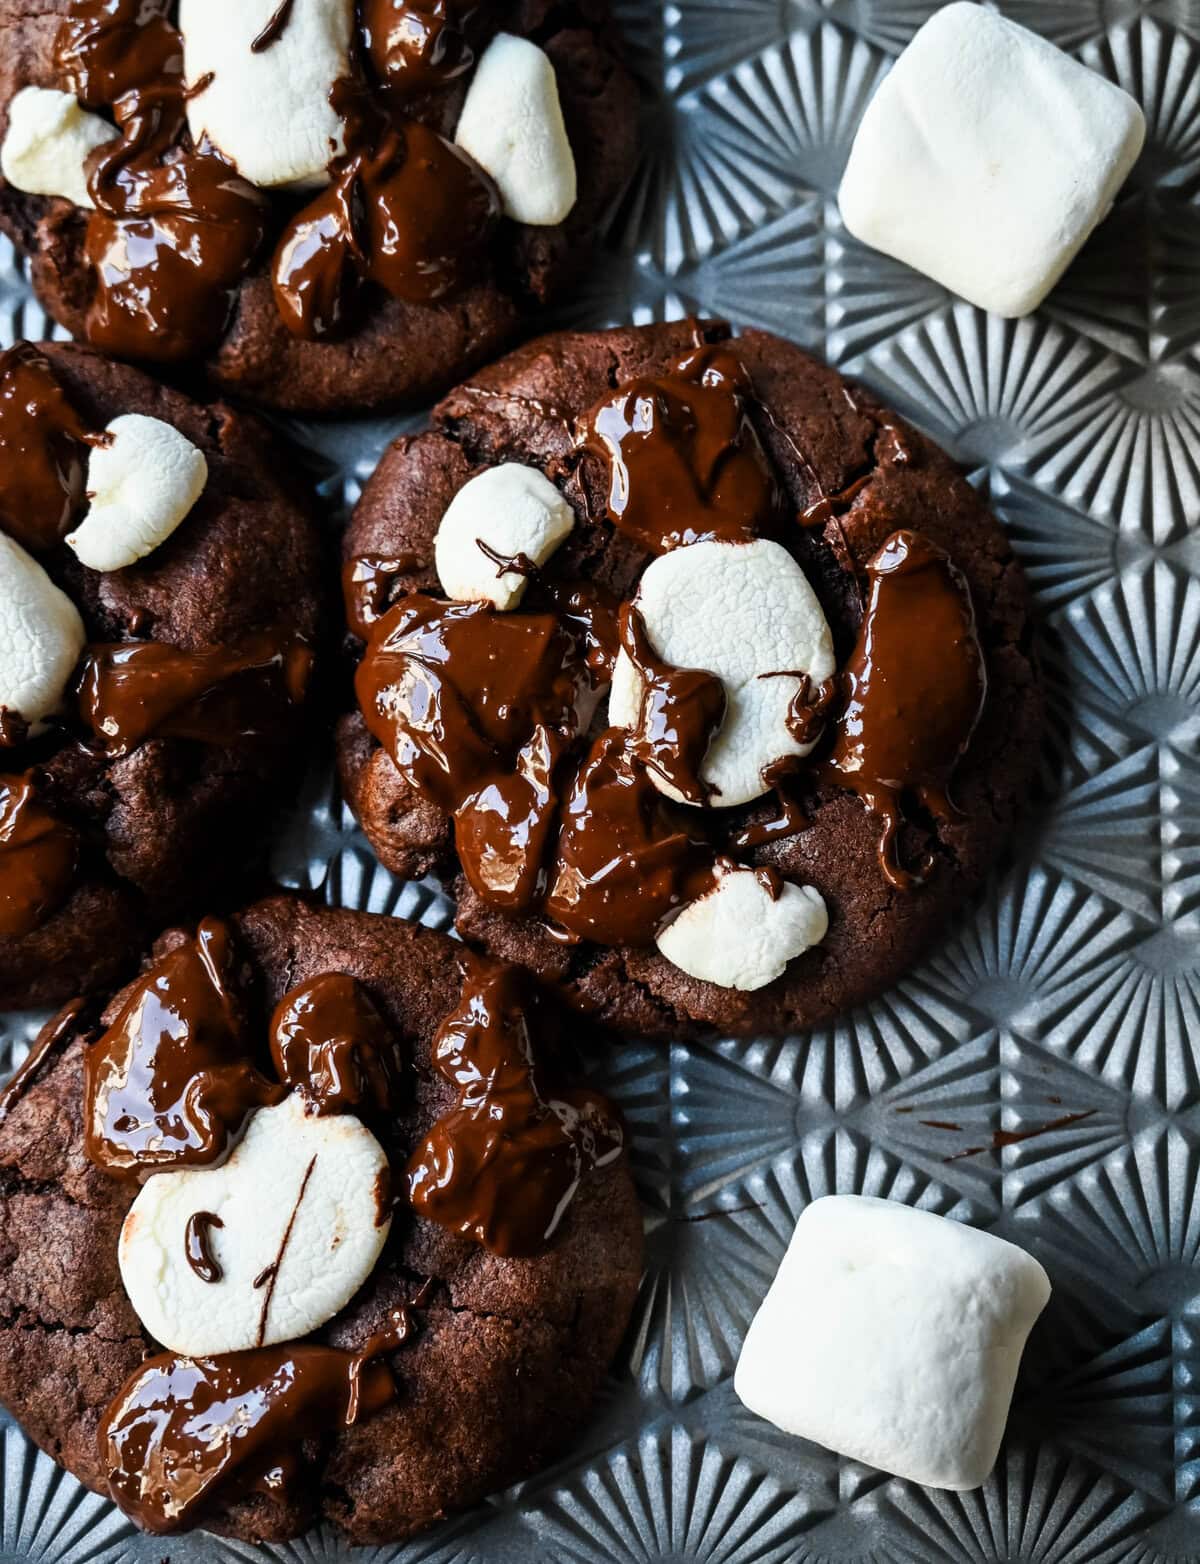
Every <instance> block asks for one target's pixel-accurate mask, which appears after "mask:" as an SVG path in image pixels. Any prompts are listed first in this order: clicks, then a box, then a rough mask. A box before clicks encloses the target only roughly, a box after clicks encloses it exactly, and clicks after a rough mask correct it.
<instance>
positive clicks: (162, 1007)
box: [84, 918, 286, 1178]
mask: <svg viewBox="0 0 1200 1564" xmlns="http://www.w3.org/2000/svg"><path fill="white" fill-rule="evenodd" d="M232 968H233V952H232V948H231V944H230V936H229V931H228V929H227V928H226V927H225V925H224V924H223V923H220V922H218V921H217V920H216V919H215V918H207V919H205V921H204V922H203V923H201V925H200V927H199V929H198V930H197V932H196V937H195V938H194V939H189V940H186V941H184V942H183V943H182V944H180V945H177V946H176V947H175V949H174V950H171V951H168V953H167V954H166V955H165V956H160V957H159V959H158V960H157V961H156V962H155V963H154V965H153V966H152V967H150V969H149V970H148V971H147V972H146V973H145V974H144V976H143V977H142V978H141V979H140V980H139V981H138V982H137V983H136V984H135V985H134V988H133V990H132V992H131V993H130V995H129V997H128V998H127V999H126V1001H125V1003H124V1005H123V1006H122V1008H121V1012H120V1014H119V1015H118V1016H117V1018H116V1020H115V1021H114V1022H113V1024H112V1025H111V1026H110V1027H109V1029H108V1030H107V1031H106V1032H105V1033H104V1034H103V1036H102V1037H100V1038H99V1039H98V1040H97V1041H96V1042H95V1043H93V1044H92V1046H91V1047H90V1048H89V1049H88V1051H87V1053H86V1054H85V1056H84V1145H85V1149H86V1151H87V1154H88V1156H89V1157H90V1159H91V1160H92V1161H93V1162H94V1163H95V1164H96V1165H97V1166H98V1167H101V1168H103V1169H104V1171H105V1172H106V1173H111V1174H113V1175H114V1176H115V1177H118V1178H131V1177H137V1176H138V1175H139V1174H140V1173H143V1172H153V1171H155V1170H157V1169H161V1168H169V1167H198V1166H208V1165H211V1164H213V1163H216V1162H218V1161H220V1160H221V1159H222V1158H224V1157H225V1156H227V1155H228V1153H229V1152H230V1150H231V1149H232V1147H233V1143H234V1141H235V1140H236V1138H237V1136H238V1135H239V1134H240V1132H241V1129H242V1126H243V1125H244V1123H245V1120H246V1117H247V1115H248V1114H249V1113H250V1112H251V1111H252V1110H253V1109H254V1108H258V1107H263V1106H265V1105H268V1104H274V1103H277V1102H280V1101H282V1099H283V1098H284V1096H285V1095H286V1092H285V1089H284V1088H283V1087H281V1086H275V1085H272V1084H271V1083H270V1082H269V1081H267V1080H266V1079H265V1078H264V1077H263V1076H261V1075H260V1074H259V1073H258V1071H257V1070H256V1069H255V1068H254V1067H253V1065H252V1064H251V1063H250V1062H249V1059H248V1058H247V1056H246V1049H245V1044H244V1038H245V1028H244V1025H243V1020H242V1016H241V1014H240V1011H239V1007H238V1003H237V1000H236V998H235V995H234V992H233V989H232V983H231V974H232Z"/></svg>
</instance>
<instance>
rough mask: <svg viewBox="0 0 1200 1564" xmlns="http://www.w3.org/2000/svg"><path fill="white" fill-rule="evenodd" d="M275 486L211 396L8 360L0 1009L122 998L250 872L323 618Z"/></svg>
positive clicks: (295, 734) (52, 363) (256, 436)
mask: <svg viewBox="0 0 1200 1564" xmlns="http://www.w3.org/2000/svg"><path fill="white" fill-rule="evenodd" d="M279 471H280V463H279V461H278V459H277V450H276V447H275V444H274V442H273V440H272V438H271V437H270V435H269V434H268V432H267V430H266V429H265V428H264V427H263V426H261V425H260V424H258V423H257V422H255V421H254V420H253V419H249V418H246V417H244V416H242V415H241V414H238V413H235V412H233V410H232V409H230V408H228V407H225V406H223V405H222V404H220V403H217V404H214V405H211V406H203V405H200V404H197V403H195V402H191V401H189V400H188V399H187V398H185V397H183V396H181V395H179V394H178V393H177V392H175V391H170V390H167V389H165V388H164V387H162V386H160V385H158V384H156V383H155V382H153V381H152V380H150V379H148V378H147V377H146V376H145V375H143V374H141V373H140V372H139V371H137V370H134V369H129V368H126V367H124V366H121V365H117V364H113V363H111V362H109V361H108V360H106V359H104V358H102V357H101V356H100V355H99V354H97V353H94V352H92V351H91V350H90V349H87V348H82V347H73V346H63V345H61V344H44V345H43V346H41V347H33V346H32V345H30V344H28V343H23V344H19V345H18V346H17V347H15V348H13V349H11V350H9V351H8V352H7V353H4V354H2V355H0V1009H4V1008H12V1007H24V1006H32V1005H42V1004H50V1003H55V1002H61V1001H62V1000H63V999H65V998H67V997H68V996H69V995H71V994H73V993H80V992H85V991H88V990H91V989H94V988H96V987H98V986H100V985H102V984H105V983H112V982H113V981H115V980H117V979H118V978H119V977H120V976H121V975H122V974H123V973H124V972H125V971H126V970H127V969H128V967H129V966H130V965H131V964H132V962H133V960H134V958H135V956H136V955H137V953H138V951H139V950H140V949H141V948H143V945H144V941H145V938H146V935H147V933H148V931H149V929H150V928H152V927H153V926H155V924H158V926H161V921H162V920H164V919H167V918H170V917H175V916H179V915H181V914H184V913H186V912H188V911H189V910H192V911H194V910H195V909H196V908H197V907H202V906H203V905H204V903H205V901H206V899H207V898H208V897H210V896H212V895H214V894H216V893H217V892H218V891H219V890H223V889H228V887H229V885H230V884H231V883H232V881H233V879H234V877H235V876H236V875H237V874H239V873H243V872H244V871H245V869H246V866H247V864H248V863H251V862H253V861H254V857H255V848H256V846H257V845H258V844H257V840H256V839H257V837H258V836H259V835H260V828H261V824H262V820H263V817H264V812H265V811H266V809H267V808H268V807H269V806H270V805H271V804H272V803H274V802H277V800H278V796H279V792H280V789H281V788H283V787H284V786H285V785H286V780H287V779H288V778H289V777H290V775H291V773H292V766H291V762H292V761H293V760H294V756H295V748H296V741H297V740H298V738H299V737H300V733H301V723H302V717H303V711H304V705H305V699H306V694H307V690H308V687H309V684H310V681H311V674H312V665H313V658H314V655H315V653H316V651H317V643H318V636H319V631H320V627H321V620H322V617H323V616H322V611H321V605H322V599H323V588H322V586H321V549H320V545H319V539H318V536H317V533H316V529H315V526H314V524H313V521H312V519H311V517H310V516H309V515H308V513H307V511H306V508H305V506H304V504H303V503H302V502H301V501H300V500H299V499H298V497H297V496H296V495H295V494H293V493H292V491H291V490H290V489H289V488H287V487H286V486H285V485H284V484H283V483H282V482H281V481H280V479H279V476H278V474H279Z"/></svg>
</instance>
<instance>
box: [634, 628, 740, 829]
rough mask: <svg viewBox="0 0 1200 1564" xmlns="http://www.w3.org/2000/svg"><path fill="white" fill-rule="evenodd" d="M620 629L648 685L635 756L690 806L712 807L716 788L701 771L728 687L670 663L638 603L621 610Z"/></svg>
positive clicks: (720, 719)
mask: <svg viewBox="0 0 1200 1564" xmlns="http://www.w3.org/2000/svg"><path fill="white" fill-rule="evenodd" d="M620 628H621V645H622V647H623V648H624V650H625V655H626V656H627V657H628V658H629V660H630V662H631V663H632V664H633V666H634V668H635V669H636V670H637V672H638V673H639V674H640V676H641V680H642V701H641V709H640V711H639V713H638V720H637V724H636V726H635V727H634V729H633V732H632V734H631V735H630V739H629V746H630V751H631V753H632V754H633V756H634V758H635V759H636V760H638V761H640V763H641V764H642V765H643V766H645V768H646V770H647V771H653V772H655V773H656V774H657V775H658V776H659V777H660V778H661V779H662V780H663V781H664V782H666V783H667V784H668V785H669V786H670V787H672V788H674V790H675V791H676V792H677V793H678V794H679V796H680V797H681V798H682V799H683V800H684V801H685V802H686V803H689V804H696V805H702V804H706V803H707V802H708V801H709V799H710V798H711V797H712V788H711V787H709V785H708V784H707V783H706V782H703V781H702V780H701V778H700V769H701V767H702V766H703V765H704V757H705V756H706V755H707V754H708V746H709V744H710V743H711V742H712V740H713V738H714V737H715V735H716V734H717V732H718V730H719V729H720V726H721V724H722V722H723V721H724V720H725V686H724V684H722V682H721V680H720V679H719V678H718V677H717V675H716V674H714V673H706V672H704V671H703V670H702V669H697V668H674V667H672V666H671V664H670V663H667V662H664V661H663V660H662V658H661V657H659V656H658V655H657V653H656V652H655V650H654V648H653V646H652V645H651V644H650V637H649V636H648V635H647V633H646V626H645V624H644V623H643V621H642V616H641V614H639V613H638V611H637V609H636V608H635V607H634V606H633V604H632V603H625V604H624V605H623V606H622V608H621V616H620Z"/></svg>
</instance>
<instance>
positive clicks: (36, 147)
mask: <svg viewBox="0 0 1200 1564" xmlns="http://www.w3.org/2000/svg"><path fill="white" fill-rule="evenodd" d="M116 136H117V132H116V130H115V129H114V127H113V126H112V125H110V124H109V122H108V121H107V120H106V119H101V117H100V115H99V114H89V113H87V111H86V110H85V109H81V108H80V106H79V104H78V103H77V102H76V100H75V99H74V98H73V97H72V96H71V94H70V93H69V92H57V91H55V90H54V89H53V88H51V87H23V88H22V89H21V91H20V92H18V93H17V95H16V97H14V98H13V100H12V102H11V103H10V104H9V106H8V131H7V133H6V134H5V137H4V145H3V146H2V147H0V172H3V174H4V177H5V179H7V180H8V182H9V184H10V185H12V187H13V188H14V189H15V190H23V191H25V193H26V194H27V195H46V196H61V197H62V198H63V199H64V200H65V201H74V203H75V205H76V206H87V207H90V206H91V205H92V204H93V203H92V198H91V196H90V195H88V188H87V175H86V174H85V173H84V168H83V165H84V162H85V160H86V159H87V157H88V155H89V153H91V152H94V151H95V149H96V148H97V147H101V146H103V145H104V143H105V142H106V141H114V140H115V139H116Z"/></svg>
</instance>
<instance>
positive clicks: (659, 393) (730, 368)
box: [582, 345, 780, 554]
mask: <svg viewBox="0 0 1200 1564" xmlns="http://www.w3.org/2000/svg"><path fill="white" fill-rule="evenodd" d="M751 394H752V391H751V386H750V380H749V376H748V375H747V374H746V371H745V369H744V368H743V367H742V365H741V364H740V363H739V362H738V359H737V357H736V355H735V353H734V351H733V350H732V349H731V348H730V347H729V346H728V345H720V346H715V347H702V348H699V349H697V350H696V351H695V352H694V353H691V354H689V355H688V357H687V358H685V359H684V360H683V361H682V362H681V363H679V364H678V365H677V366H676V367H675V369H673V370H672V371H671V372H670V373H669V374H666V375H663V376H661V377H659V378H657V379H644V380H635V381H634V382H632V384H629V385H625V386H622V387H620V388H619V390H618V391H617V392H616V393H615V394H614V395H613V396H611V397H609V398H608V399H607V400H606V401H604V402H601V403H600V404H599V406H598V407H595V408H593V409H592V411H591V412H590V413H589V414H588V415H587V416H586V418H585V419H584V421H583V426H582V443H583V444H584V446H585V448H586V449H587V450H589V451H592V452H595V453H596V454H598V455H599V456H601V457H602V458H603V460H604V461H605V463H606V465H607V468H608V475H609V476H608V501H607V509H608V517H609V520H610V521H611V522H612V523H613V525H614V526H615V527H616V528H617V529H618V530H619V531H621V532H624V533H625V534H626V535H627V536H629V537H631V538H632V539H633V540H634V542H635V543H637V544H638V545H639V546H640V547H642V548H644V549H648V550H649V551H650V552H651V553H652V554H665V553H667V552H668V551H669V550H670V549H673V548H679V547H681V546H683V545H685V544H688V543H697V542H700V541H701V540H703V539H707V538H719V539H721V540H722V541H723V542H727V543H745V542H747V541H748V540H749V539H751V538H754V537H756V536H758V535H759V534H760V533H763V532H769V531H771V530H772V529H773V528H774V526H775V524H776V522H777V520H778V515H779V508H780V494H779V489H778V486H777V484H776V480H775V477H774V474H773V473H772V470H771V466H770V463H769V461H768V459H767V455H766V452H765V451H764V450H763V447H762V443H761V441H760V440H759V438H758V434H757V432H756V431H755V428H754V425H753V424H752V423H751V421H750V417H749V414H748V412H747V410H746V404H747V399H748V398H749V397H750V396H751Z"/></svg>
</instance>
